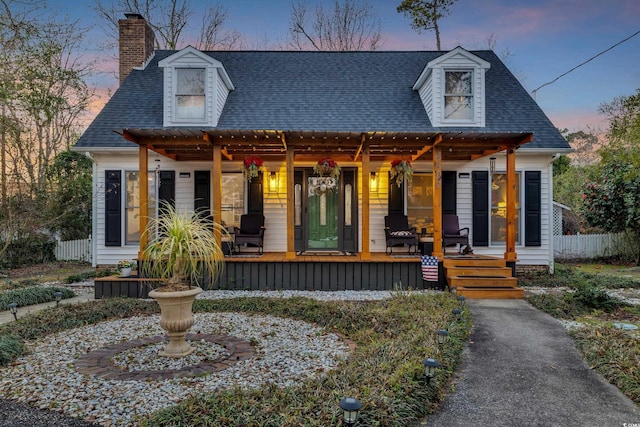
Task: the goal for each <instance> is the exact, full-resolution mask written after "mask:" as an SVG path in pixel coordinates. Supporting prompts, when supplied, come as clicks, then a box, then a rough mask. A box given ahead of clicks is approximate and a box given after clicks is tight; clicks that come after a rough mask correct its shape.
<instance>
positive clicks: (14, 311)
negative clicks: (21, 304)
mask: <svg viewBox="0 0 640 427" xmlns="http://www.w3.org/2000/svg"><path fill="white" fill-rule="evenodd" d="M7 307H9V311H11V314H13V318H14V319H15V320H18V303H17V302H12V303H11V304H9V305H8V306H7Z"/></svg>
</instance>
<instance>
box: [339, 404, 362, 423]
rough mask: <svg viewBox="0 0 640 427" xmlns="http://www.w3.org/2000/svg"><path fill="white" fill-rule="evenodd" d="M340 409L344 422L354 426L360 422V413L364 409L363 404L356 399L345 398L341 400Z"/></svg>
mask: <svg viewBox="0 0 640 427" xmlns="http://www.w3.org/2000/svg"><path fill="white" fill-rule="evenodd" d="M340 408H341V409H342V411H343V414H342V421H344V423H345V424H346V425H349V426H352V425H354V424H355V423H356V421H357V420H358V412H359V411H360V408H362V403H360V401H359V400H358V399H356V398H354V397H345V398H343V399H342V400H340Z"/></svg>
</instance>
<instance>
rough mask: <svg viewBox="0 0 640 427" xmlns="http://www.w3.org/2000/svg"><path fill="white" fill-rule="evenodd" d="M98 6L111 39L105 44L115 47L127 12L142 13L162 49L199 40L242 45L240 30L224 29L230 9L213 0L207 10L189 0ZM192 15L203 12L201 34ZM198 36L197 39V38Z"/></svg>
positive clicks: (202, 44)
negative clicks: (196, 7) (122, 20)
mask: <svg viewBox="0 0 640 427" xmlns="http://www.w3.org/2000/svg"><path fill="white" fill-rule="evenodd" d="M95 10H96V12H97V13H98V16H99V17H101V18H103V22H105V23H106V25H104V26H103V27H104V30H105V34H106V35H107V39H108V42H107V43H106V44H105V45H104V46H103V47H105V48H107V49H109V50H115V47H116V46H117V44H118V21H119V20H120V19H122V18H123V16H124V13H129V12H131V13H138V14H140V15H142V16H143V17H144V18H145V19H146V20H147V22H148V23H149V25H151V28H153V31H154V33H155V34H156V47H157V48H159V49H179V48H182V47H184V46H186V45H187V44H197V46H196V47H198V48H199V49H207V50H212V49H233V48H237V47H239V46H240V45H241V44H242V42H243V37H242V35H241V34H240V33H238V32H237V31H226V30H224V28H223V27H224V23H225V22H226V20H227V18H228V12H227V11H226V10H225V9H224V8H223V7H222V6H221V5H220V4H214V5H213V6H210V7H209V8H207V9H206V10H204V11H199V10H194V8H193V4H192V2H191V1H190V0H169V1H158V0H99V1H97V2H96V5H95ZM193 15H202V25H201V27H200V28H199V34H198V35H197V36H196V35H195V32H196V31H197V30H196V28H195V27H194V25H192V22H193V20H191V19H190V18H191V17H192V16H193ZM196 40H197V42H196Z"/></svg>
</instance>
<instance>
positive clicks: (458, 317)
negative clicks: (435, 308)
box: [451, 308, 462, 320]
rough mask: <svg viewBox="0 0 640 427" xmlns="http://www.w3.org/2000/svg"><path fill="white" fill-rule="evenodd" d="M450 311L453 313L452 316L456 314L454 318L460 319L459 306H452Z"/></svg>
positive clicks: (460, 311) (460, 310)
mask: <svg viewBox="0 0 640 427" xmlns="http://www.w3.org/2000/svg"><path fill="white" fill-rule="evenodd" d="M451 313H453V315H454V316H456V320H460V319H462V309H460V308H454V309H453V310H452V311H451Z"/></svg>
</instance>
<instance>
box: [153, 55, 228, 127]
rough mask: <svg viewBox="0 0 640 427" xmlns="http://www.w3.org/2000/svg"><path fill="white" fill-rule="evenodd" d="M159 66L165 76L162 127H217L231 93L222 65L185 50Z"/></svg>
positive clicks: (159, 63)
mask: <svg viewBox="0 0 640 427" xmlns="http://www.w3.org/2000/svg"><path fill="white" fill-rule="evenodd" d="M158 66H159V67H160V68H163V73H164V102H163V124H164V126H165V127H170V126H197V127H215V126H217V125H218V120H219V119H220V115H221V114H222V109H223V108H224V105H225V103H226V101H227V97H228V96H229V92H231V91H232V90H233V89H234V87H233V83H231V79H230V78H229V75H228V74H227V72H226V70H225V69H224V66H223V65H222V63H221V62H220V61H218V60H216V59H214V58H212V57H211V56H209V55H208V54H206V53H203V52H200V51H199V50H197V49H195V48H193V47H191V46H188V47H186V48H184V49H182V50H180V51H178V52H176V53H174V54H173V55H170V56H168V57H166V58H164V59H162V60H160V61H158Z"/></svg>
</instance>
